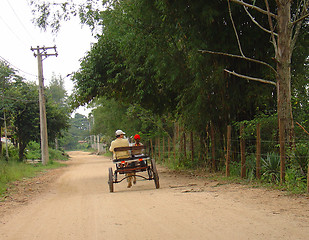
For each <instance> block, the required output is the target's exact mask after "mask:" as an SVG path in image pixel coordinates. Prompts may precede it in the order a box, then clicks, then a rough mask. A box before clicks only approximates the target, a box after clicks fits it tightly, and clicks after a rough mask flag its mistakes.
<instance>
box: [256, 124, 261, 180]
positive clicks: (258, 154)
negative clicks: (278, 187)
mask: <svg viewBox="0 0 309 240" xmlns="http://www.w3.org/2000/svg"><path fill="white" fill-rule="evenodd" d="M256 178H257V179H261V124H260V123H258V124H257V125H256Z"/></svg>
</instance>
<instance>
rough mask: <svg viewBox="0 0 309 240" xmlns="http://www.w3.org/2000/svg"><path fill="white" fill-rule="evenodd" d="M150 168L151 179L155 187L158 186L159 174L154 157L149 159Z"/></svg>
mask: <svg viewBox="0 0 309 240" xmlns="http://www.w3.org/2000/svg"><path fill="white" fill-rule="evenodd" d="M151 168H152V172H153V180H154V182H155V185H156V188H160V183H159V175H158V171H157V167H156V162H155V160H154V159H151Z"/></svg>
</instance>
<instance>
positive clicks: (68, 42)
mask: <svg viewBox="0 0 309 240" xmlns="http://www.w3.org/2000/svg"><path fill="white" fill-rule="evenodd" d="M28 2H30V1H29V0H0V29H1V35H0V43H1V44H0V59H1V60H3V59H5V60H7V61H8V62H9V63H10V65H11V67H13V68H14V69H16V70H19V72H18V74H19V75H20V76H23V77H24V78H25V79H27V80H29V81H36V83H37V84H38V80H37V75H38V64H37V58H36V57H34V55H33V52H32V51H31V50H30V48H31V47H37V46H39V47H43V46H45V47H53V46H55V45H56V47H57V52H58V57H55V56H49V57H48V58H47V59H45V60H44V61H43V75H44V85H45V86H48V84H49V81H50V79H51V76H52V74H53V73H54V74H55V75H56V76H59V75H60V76H62V78H64V83H65V89H66V90H67V92H68V94H71V92H72V89H73V82H72V81H71V79H70V77H66V76H67V74H69V73H72V72H74V71H77V70H78V69H79V64H80V61H79V60H80V59H81V58H82V57H84V56H85V55H86V52H87V51H88V50H90V47H91V43H93V42H95V39H94V38H93V37H92V35H91V31H90V29H89V28H88V27H87V26H83V27H82V26H81V24H80V23H79V19H78V18H73V19H71V20H70V21H69V22H64V23H62V26H61V29H60V32H59V33H58V34H57V35H52V34H51V31H50V30H49V31H48V32H44V31H42V30H40V29H39V28H38V27H36V26H35V25H34V24H33V23H32V19H33V15H32V13H31V8H30V6H29V5H28ZM49 53H54V51H50V52H49ZM65 77H66V78H65ZM77 112H79V113H81V114H85V115H88V113H89V112H90V110H89V109H86V108H83V107H81V108H79V109H78V110H77Z"/></svg>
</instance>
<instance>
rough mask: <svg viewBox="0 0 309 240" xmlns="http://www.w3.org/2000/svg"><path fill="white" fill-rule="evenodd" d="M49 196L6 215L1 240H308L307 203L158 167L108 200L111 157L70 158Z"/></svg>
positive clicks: (117, 187) (43, 195) (120, 186)
mask: <svg viewBox="0 0 309 240" xmlns="http://www.w3.org/2000/svg"><path fill="white" fill-rule="evenodd" d="M70 155H71V157H72V158H71V160H70V161H69V166H68V167H67V168H65V169H64V170H63V171H62V172H61V174H59V177H57V178H56V181H55V182H54V183H52V184H50V186H49V189H48V190H47V191H44V192H43V193H40V194H38V195H37V196H36V197H35V198H33V199H32V200H31V201H29V202H28V203H27V204H25V205H22V206H18V207H16V208H15V209H13V210H12V211H9V212H7V213H6V214H3V215H2V216H1V215H0V216H1V218H2V219H0V239H1V240H4V239H16V240H19V239H20V240H27V239H29V240H30V239H31V240H34V239H40V240H42V239H44V240H56V239H74V240H79V239H83V240H86V239H87V240H88V239H98V240H101V239H107V240H111V239H129V240H131V239H149V240H150V239H160V240H165V239H293V240H294V239H309V199H308V198H307V197H288V196H284V195H283V193H280V192H277V191H267V190H263V189H253V188H248V187H245V186H241V185H236V184H235V185H221V184H218V183H217V182H211V181H209V180H207V179H201V178H197V177H195V176H188V175H183V174H176V173H174V172H171V171H168V170H166V169H164V168H160V167H159V168H158V170H159V176H160V185H161V188H160V189H155V186H154V182H153V181H138V182H137V184H136V185H134V186H133V187H132V188H131V189H127V188H126V183H125V182H122V183H119V184H116V185H115V193H109V189H108V184H107V177H108V174H107V173H108V167H113V168H114V165H113V164H112V163H111V162H110V160H109V159H108V158H105V157H102V156H96V155H89V154H88V153H82V152H71V153H70Z"/></svg>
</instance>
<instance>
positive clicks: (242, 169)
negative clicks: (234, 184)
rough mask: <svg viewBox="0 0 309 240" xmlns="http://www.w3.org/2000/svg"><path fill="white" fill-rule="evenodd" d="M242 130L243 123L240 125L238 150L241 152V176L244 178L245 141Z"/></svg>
mask: <svg viewBox="0 0 309 240" xmlns="http://www.w3.org/2000/svg"><path fill="white" fill-rule="evenodd" d="M244 130H245V127H244V125H243V124H241V126H240V152H241V154H240V155H241V173H240V175H241V177H242V178H245V177H246V150H245V147H246V143H245V138H244Z"/></svg>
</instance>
